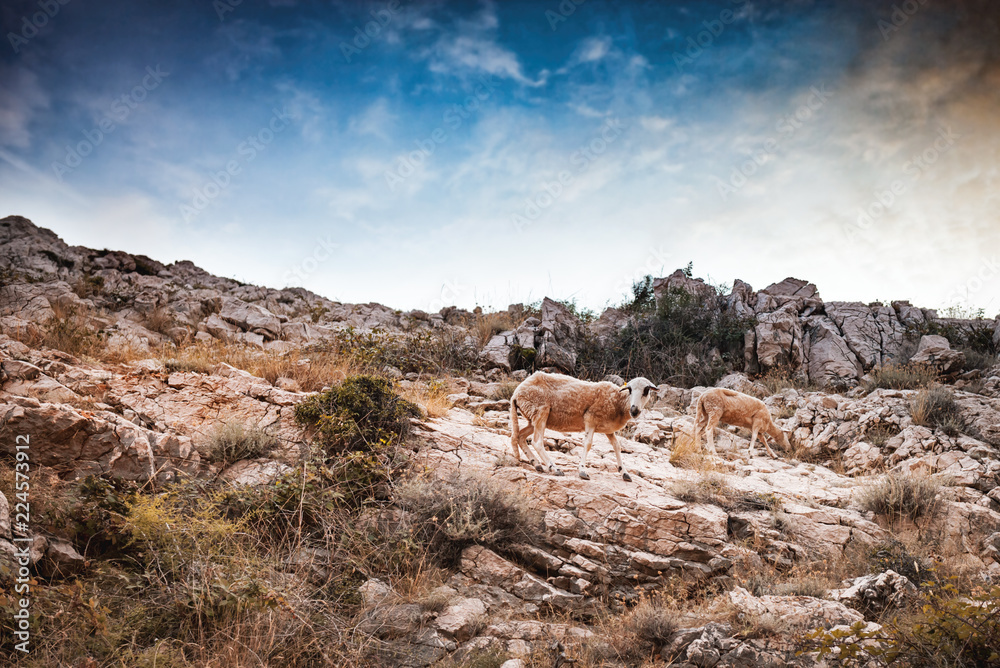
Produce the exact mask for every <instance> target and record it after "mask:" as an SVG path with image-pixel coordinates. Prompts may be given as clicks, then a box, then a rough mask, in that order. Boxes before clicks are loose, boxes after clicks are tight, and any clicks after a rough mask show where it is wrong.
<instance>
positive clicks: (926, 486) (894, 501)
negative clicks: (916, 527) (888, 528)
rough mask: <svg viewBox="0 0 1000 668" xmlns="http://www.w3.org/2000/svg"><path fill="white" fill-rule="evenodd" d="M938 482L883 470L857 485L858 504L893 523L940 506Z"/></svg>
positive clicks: (914, 518) (928, 512)
mask: <svg viewBox="0 0 1000 668" xmlns="http://www.w3.org/2000/svg"><path fill="white" fill-rule="evenodd" d="M940 492H941V482H940V481H938V480H936V479H934V478H931V477H929V476H923V475H914V474H909V473H899V472H893V473H887V474H885V475H883V476H879V477H878V478H877V479H876V480H875V481H873V482H870V483H868V484H866V485H864V486H862V487H861V489H860V490H859V494H858V499H857V501H858V503H859V504H860V505H861V507H862V508H864V509H865V510H868V511H871V512H873V513H875V514H876V515H878V516H880V517H884V518H886V519H887V520H889V522H890V523H895V522H897V521H899V520H901V519H908V520H910V521H911V522H916V521H917V520H918V519H920V518H921V517H926V516H933V515H934V513H935V512H936V511H937V509H938V507H939V506H940Z"/></svg>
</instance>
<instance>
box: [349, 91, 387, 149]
mask: <svg viewBox="0 0 1000 668" xmlns="http://www.w3.org/2000/svg"><path fill="white" fill-rule="evenodd" d="M395 124H396V116H395V115H394V114H393V113H392V112H390V111H389V103H388V101H387V100H386V99H385V98H384V97H380V98H379V99H377V100H375V102H373V103H372V104H370V105H369V106H368V107H367V108H365V109H364V110H363V111H362V112H361V113H360V114H358V115H357V116H354V117H353V118H351V121H350V123H349V124H348V128H349V129H350V130H351V131H352V132H356V133H358V134H359V135H370V136H373V137H378V138H379V139H382V140H384V141H389V136H390V134H391V132H392V130H393V128H394V127H395Z"/></svg>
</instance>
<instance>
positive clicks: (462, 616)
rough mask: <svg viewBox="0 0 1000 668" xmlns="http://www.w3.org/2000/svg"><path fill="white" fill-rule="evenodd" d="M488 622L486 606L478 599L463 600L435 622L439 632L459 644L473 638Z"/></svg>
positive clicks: (450, 607) (448, 608)
mask: <svg viewBox="0 0 1000 668" xmlns="http://www.w3.org/2000/svg"><path fill="white" fill-rule="evenodd" d="M485 621H486V604H485V603H483V602H482V601H480V600H479V599H478V598H462V599H459V600H457V601H455V602H454V603H452V604H451V605H449V606H448V607H447V608H445V609H444V611H442V612H441V614H440V615H438V618H437V619H436V620H434V626H435V627H436V628H437V630H438V631H440V632H441V633H443V634H444V635H445V636H447V637H449V638H454V639H455V640H456V641H457V642H463V641H465V640H468V639H469V638H471V637H472V636H473V635H475V633H476V632H477V631H478V630H479V628H480V627H481V626H483V624H484V622H485Z"/></svg>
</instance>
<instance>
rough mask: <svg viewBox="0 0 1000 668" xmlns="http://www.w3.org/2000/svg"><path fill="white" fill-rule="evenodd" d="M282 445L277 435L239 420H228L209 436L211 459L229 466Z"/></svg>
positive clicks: (208, 448) (208, 453) (263, 454)
mask: <svg viewBox="0 0 1000 668" xmlns="http://www.w3.org/2000/svg"><path fill="white" fill-rule="evenodd" d="M278 445H280V443H279V441H278V439H277V437H275V436H274V435H273V434H271V433H269V432H267V431H265V430H264V429H261V428H259V427H247V426H244V425H243V424H241V423H239V422H227V423H226V424H223V425H221V426H220V427H218V428H217V429H216V430H215V431H214V432H212V435H211V436H210V437H209V440H208V446H207V455H208V458H209V459H210V460H212V461H213V462H216V463H218V464H221V465H222V466H229V465H230V464H233V463H235V462H238V461H241V460H243V459H257V458H259V457H265V456H267V454H268V453H269V452H271V450H274V449H275V448H277V447H278Z"/></svg>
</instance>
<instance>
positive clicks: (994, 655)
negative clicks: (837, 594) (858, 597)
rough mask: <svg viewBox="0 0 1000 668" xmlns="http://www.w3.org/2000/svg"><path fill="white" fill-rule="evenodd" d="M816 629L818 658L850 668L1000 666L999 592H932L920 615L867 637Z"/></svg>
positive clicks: (855, 628) (859, 629)
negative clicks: (876, 667) (879, 667)
mask: <svg viewBox="0 0 1000 668" xmlns="http://www.w3.org/2000/svg"><path fill="white" fill-rule="evenodd" d="M864 627H865V623H864V622H857V623H856V624H854V625H852V626H851V627H850V628H849V629H837V630H833V631H827V630H825V629H817V630H816V631H813V632H812V633H810V634H809V635H807V636H806V639H807V641H809V642H810V644H811V646H810V647H809V648H808V649H807V650H804V651H817V652H818V658H820V659H823V658H836V659H837V661H836V662H837V665H847V666H871V665H875V666H889V665H898V666H930V667H940V668H946V667H947V668H966V667H968V668H973V667H975V668H980V667H989V666H994V667H995V666H1000V587H998V586H993V587H990V588H989V589H979V590H977V591H973V592H971V593H969V594H967V595H961V593H960V592H959V591H958V589H957V588H956V587H955V586H954V585H952V584H944V585H935V586H932V587H929V588H928V589H927V591H926V593H925V596H924V600H923V605H922V606H921V609H920V611H919V612H917V613H916V614H913V615H909V616H903V617H901V618H900V617H895V618H893V619H891V620H886V621H885V622H883V626H882V628H881V629H880V630H877V631H865V630H864Z"/></svg>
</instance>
